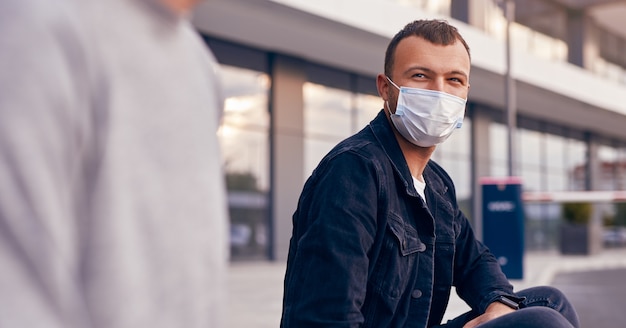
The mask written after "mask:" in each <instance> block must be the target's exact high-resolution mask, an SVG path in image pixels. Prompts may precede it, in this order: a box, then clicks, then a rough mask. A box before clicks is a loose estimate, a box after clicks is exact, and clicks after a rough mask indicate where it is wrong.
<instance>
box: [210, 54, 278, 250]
mask: <svg viewBox="0 0 626 328" xmlns="http://www.w3.org/2000/svg"><path fill="white" fill-rule="evenodd" d="M221 78H222V87H223V92H224V97H225V102H224V115H223V117H222V125H221V126H220V129H219V131H218V136H219V140H220V145H221V148H222V156H223V158H224V171H225V173H226V185H227V189H228V207H229V214H230V220H231V231H230V245H231V258H232V259H233V260H237V259H253V258H266V257H267V250H268V240H267V239H268V238H267V233H268V231H267V222H268V218H267V215H268V200H267V193H268V189H269V137H268V133H269V113H268V92H269V85H270V83H269V82H270V81H269V80H270V79H269V76H268V75H267V74H264V73H261V72H257V71H252V70H247V69H243V68H237V67H232V66H222V70H221Z"/></svg>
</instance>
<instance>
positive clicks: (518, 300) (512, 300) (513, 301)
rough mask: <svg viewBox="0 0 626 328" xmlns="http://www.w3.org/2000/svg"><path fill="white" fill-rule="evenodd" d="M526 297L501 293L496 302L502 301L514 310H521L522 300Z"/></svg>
mask: <svg viewBox="0 0 626 328" xmlns="http://www.w3.org/2000/svg"><path fill="white" fill-rule="evenodd" d="M525 299H526V297H515V296H506V295H500V296H498V298H496V302H500V303H502V304H504V305H506V306H508V307H510V308H511V309H513V310H519V309H520V308H521V307H522V302H523V301H524V300H525Z"/></svg>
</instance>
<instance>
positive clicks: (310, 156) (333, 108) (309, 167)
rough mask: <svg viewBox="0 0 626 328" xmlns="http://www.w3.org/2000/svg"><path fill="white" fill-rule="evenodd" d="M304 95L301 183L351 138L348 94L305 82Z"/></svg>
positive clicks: (350, 98) (350, 113) (349, 94)
mask: <svg viewBox="0 0 626 328" xmlns="http://www.w3.org/2000/svg"><path fill="white" fill-rule="evenodd" d="M303 93H304V137H305V139H304V163H305V164H304V165H305V167H304V179H307V178H308V177H309V176H310V175H311V173H312V172H313V170H314V169H315V167H316V166H317V164H318V163H319V161H320V160H321V159H322V157H324V155H326V153H328V152H329V151H330V150H331V149H332V148H333V147H334V146H335V145H336V144H338V143H339V142H340V141H341V140H343V139H345V138H347V137H348V136H350V135H351V134H352V128H351V121H352V111H351V108H352V107H351V102H352V95H351V93H350V92H349V91H345V90H341V89H336V88H331V87H327V86H323V85H320V84H315V83H310V82H307V83H305V84H304V86H303Z"/></svg>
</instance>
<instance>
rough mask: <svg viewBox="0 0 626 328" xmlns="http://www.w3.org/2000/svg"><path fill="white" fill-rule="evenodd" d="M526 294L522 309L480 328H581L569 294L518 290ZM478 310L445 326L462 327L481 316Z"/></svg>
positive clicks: (463, 315)
mask: <svg viewBox="0 0 626 328" xmlns="http://www.w3.org/2000/svg"><path fill="white" fill-rule="evenodd" d="M516 295H517V296H520V297H526V300H525V301H524V302H523V304H522V308H521V309H519V310H517V311H515V312H513V313H510V314H507V315H504V316H502V317H499V318H496V319H493V320H491V321H488V322H486V323H484V324H482V325H480V326H478V327H480V328H508V327H511V328H534V327H542V328H572V327H574V328H578V327H579V323H578V315H577V314H576V310H574V307H573V306H572V304H571V303H570V302H569V301H568V300H567V298H566V297H565V295H563V293H561V291H559V290H558V289H556V288H553V287H547V286H546V287H533V288H529V289H524V290H522V291H520V292H517V293H516ZM477 316H478V313H476V312H474V311H470V312H467V313H465V314H462V315H460V316H458V317H457V318H454V319H452V320H450V321H448V322H447V323H446V324H444V325H442V326H438V327H441V328H461V327H463V325H464V324H465V323H467V322H468V321H470V320H472V319H473V318H475V317H477Z"/></svg>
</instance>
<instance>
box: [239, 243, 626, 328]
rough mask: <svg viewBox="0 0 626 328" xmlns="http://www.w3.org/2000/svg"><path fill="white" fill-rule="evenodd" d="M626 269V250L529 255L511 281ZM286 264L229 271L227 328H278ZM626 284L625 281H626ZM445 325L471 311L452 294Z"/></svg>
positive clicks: (525, 283) (543, 281) (518, 284)
mask: <svg viewBox="0 0 626 328" xmlns="http://www.w3.org/2000/svg"><path fill="white" fill-rule="evenodd" d="M611 269H626V248H618V249H605V250H602V251H601V252H599V253H597V254H593V255H588V256H573V255H567V256H563V255H560V254H559V253H558V252H527V253H526V255H525V257H524V279H522V280H511V284H512V285H513V286H514V287H515V290H521V289H524V288H528V287H532V286H539V285H552V284H553V282H554V279H555V277H556V275H557V274H562V273H572V272H586V271H593V270H611ZM284 274H285V263H283V262H235V263H231V264H230V269H229V286H228V290H229V295H228V298H229V299H228V308H227V316H228V317H227V318H228V326H227V327H228V328H243V327H254V328H277V327H278V326H279V323H280V314H281V310H282V295H283V278H284ZM625 282H626V279H625ZM452 294H453V296H452V297H451V299H450V304H449V305H448V310H447V311H446V314H445V316H444V319H443V322H445V321H447V320H448V319H451V318H454V317H456V316H458V315H460V314H462V313H464V312H466V311H467V310H468V309H469V307H468V306H467V305H466V304H465V303H464V302H463V301H462V300H460V299H459V298H458V297H457V296H456V293H454V292H453V293H452Z"/></svg>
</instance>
